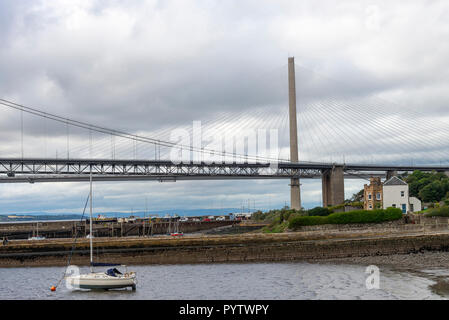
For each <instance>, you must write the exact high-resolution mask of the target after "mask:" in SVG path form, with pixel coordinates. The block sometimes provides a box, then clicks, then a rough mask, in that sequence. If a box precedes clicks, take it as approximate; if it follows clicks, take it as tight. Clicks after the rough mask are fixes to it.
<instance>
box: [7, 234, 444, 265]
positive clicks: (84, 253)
mask: <svg viewBox="0 0 449 320" xmlns="http://www.w3.org/2000/svg"><path fill="white" fill-rule="evenodd" d="M72 245H73V243H72V242H70V241H67V240H65V241H57V240H47V241H43V242H40V241H34V242H26V241H14V243H11V244H8V245H6V246H3V247H0V267H18V266H64V265H66V264H67V258H68V253H69V252H70V250H71V248H72ZM94 248H95V249H94V254H95V257H96V261H97V262H110V263H122V264H128V265H136V264H192V263H225V262H268V261H270V262H272V261H295V260H306V261H310V260H312V261H319V260H320V259H329V258H347V257H365V256H378V255H390V254H398V253H399V254H401V253H402V254H407V253H417V252H423V251H434V250H437V251H448V249H449V232H443V231H442V232H433V233H414V234H403V233H388V234H386V233H383V232H371V233H368V232H366V233H364V234H363V235H361V234H358V233H352V234H351V233H327V234H326V235H325V236H323V235H322V234H317V233H310V232H291V233H283V234H247V235H227V236H201V237H193V236H192V237H184V238H178V239H172V238H168V237H158V238H148V239H142V238H130V239H124V238H121V239H117V238H110V239H94ZM88 262H89V241H87V240H86V239H80V243H77V245H76V249H75V251H74V254H73V258H72V261H71V264H75V265H87V264H88Z"/></svg>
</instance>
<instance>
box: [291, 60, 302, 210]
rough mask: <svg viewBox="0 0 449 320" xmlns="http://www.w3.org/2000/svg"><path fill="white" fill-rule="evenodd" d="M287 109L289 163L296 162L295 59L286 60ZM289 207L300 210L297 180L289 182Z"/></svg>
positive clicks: (299, 192) (299, 191)
mask: <svg viewBox="0 0 449 320" xmlns="http://www.w3.org/2000/svg"><path fill="white" fill-rule="evenodd" d="M288 107H289V120H290V161H292V162H298V126H297V119H296V84H295V58H294V57H289V58H288ZM290 207H291V208H292V209H296V210H299V209H301V190H300V183H299V179H298V178H292V179H291V181H290Z"/></svg>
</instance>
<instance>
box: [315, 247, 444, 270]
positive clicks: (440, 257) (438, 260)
mask: <svg viewBox="0 0 449 320" xmlns="http://www.w3.org/2000/svg"><path fill="white" fill-rule="evenodd" d="M308 261H309V262H314V263H316V262H319V263H334V264H357V265H365V266H368V265H376V266H379V267H381V266H383V267H390V268H392V269H396V270H420V269H448V270H449V252H448V251H421V252H414V253H407V254H389V255H377V256H364V257H346V258H330V259H319V260H318V259H310V260H308Z"/></svg>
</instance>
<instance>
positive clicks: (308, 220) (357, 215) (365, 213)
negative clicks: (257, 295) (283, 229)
mask: <svg viewBox="0 0 449 320" xmlns="http://www.w3.org/2000/svg"><path fill="white" fill-rule="evenodd" d="M448 214H449V210H448ZM401 218H402V211H401V209H399V208H388V209H385V210H384V209H378V210H354V211H349V212H337V213H332V214H330V215H328V216H324V217H322V216H315V217H313V216H308V217H307V216H306V217H296V218H294V219H292V220H291V221H290V223H289V228H290V229H297V228H298V227H301V226H311V225H319V224H349V223H379V222H384V221H393V220H398V219H401Z"/></svg>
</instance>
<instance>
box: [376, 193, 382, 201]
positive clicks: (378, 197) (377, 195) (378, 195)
mask: <svg viewBox="0 0 449 320" xmlns="http://www.w3.org/2000/svg"><path fill="white" fill-rule="evenodd" d="M380 198H381V196H380V192H378V193H377V194H376V199H377V200H380Z"/></svg>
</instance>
